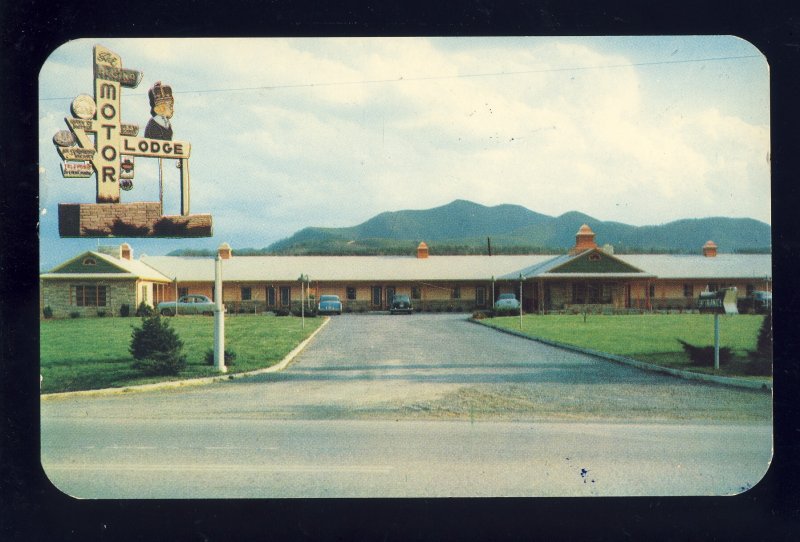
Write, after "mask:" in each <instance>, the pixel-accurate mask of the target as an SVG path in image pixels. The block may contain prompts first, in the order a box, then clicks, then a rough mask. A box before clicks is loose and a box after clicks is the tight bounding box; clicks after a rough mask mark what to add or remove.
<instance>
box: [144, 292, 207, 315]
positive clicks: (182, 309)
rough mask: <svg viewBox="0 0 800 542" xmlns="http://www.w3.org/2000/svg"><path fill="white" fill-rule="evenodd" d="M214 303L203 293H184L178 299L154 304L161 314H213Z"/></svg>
mask: <svg viewBox="0 0 800 542" xmlns="http://www.w3.org/2000/svg"><path fill="white" fill-rule="evenodd" d="M215 306H216V305H215V303H214V302H213V301H211V300H210V299H209V298H207V297H206V296H204V295H197V294H192V295H185V296H183V297H181V298H180V299H178V301H177V302H176V301H162V302H161V303H159V304H158V305H156V312H158V313H159V314H161V315H163V316H175V315H176V314H208V315H212V314H214V308H215Z"/></svg>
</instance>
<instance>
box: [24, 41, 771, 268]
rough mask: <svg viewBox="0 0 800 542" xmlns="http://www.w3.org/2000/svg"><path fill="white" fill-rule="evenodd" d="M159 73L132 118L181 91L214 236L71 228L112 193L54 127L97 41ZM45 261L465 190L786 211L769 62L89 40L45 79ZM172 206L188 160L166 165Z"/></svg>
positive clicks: (194, 174)
mask: <svg viewBox="0 0 800 542" xmlns="http://www.w3.org/2000/svg"><path fill="white" fill-rule="evenodd" d="M96 44H99V45H103V46H104V47H107V48H109V49H111V50H112V51H114V52H115V53H117V54H118V55H120V56H121V58H122V65H123V67H125V68H130V69H135V70H139V71H141V72H142V73H143V79H142V81H141V83H140V85H139V86H138V87H137V88H135V89H129V88H124V89H123V90H122V98H121V100H122V101H121V119H122V122H124V123H126V124H138V125H139V126H140V135H141V134H142V133H143V131H144V126H145V125H146V124H147V121H148V120H149V119H150V107H149V102H148V98H147V91H148V89H149V88H150V87H151V86H152V85H153V84H154V83H155V82H156V81H161V82H163V83H164V84H167V85H170V86H171V87H172V89H173V93H174V97H175V114H174V117H173V118H172V124H173V129H174V139H176V140H182V141H188V142H190V143H191V158H190V170H191V182H192V186H191V204H192V209H191V211H192V213H210V214H211V215H212V217H213V230H214V236H213V237H211V238H201V239H101V240H96V239H61V238H60V237H59V235H58V204H59V203H94V201H95V180H94V178H89V179H67V178H63V177H62V175H61V170H60V164H61V162H62V161H61V158H60V157H59V156H58V153H57V152H56V148H55V146H54V144H53V135H54V134H55V133H56V132H58V131H59V130H64V129H66V128H67V126H66V123H65V121H64V118H65V117H66V116H70V104H71V103H72V100H73V99H74V98H75V97H76V96H78V95H80V94H89V95H93V75H92V58H93V56H92V49H93V47H94V45H96ZM39 107H40V109H39V181H40V187H39V205H40V224H39V236H40V268H42V269H50V268H52V267H53V266H55V265H57V264H58V263H61V262H62V261H64V260H66V259H68V258H69V257H72V256H74V255H76V254H78V253H79V252H81V251H84V250H92V249H95V248H96V247H97V246H98V245H114V244H119V243H121V242H123V241H125V242H128V243H130V244H131V245H132V246H133V248H134V255H135V256H140V255H141V254H142V253H146V254H150V255H157V254H166V253H168V252H170V251H173V250H175V249H179V248H208V249H215V248H216V247H218V246H219V245H220V244H221V243H223V242H227V243H229V244H230V245H231V246H232V247H233V249H234V253H235V251H236V249H237V248H262V247H266V246H268V245H269V244H271V243H273V242H275V241H278V240H280V239H283V238H286V237H289V236H291V235H292V234H293V233H295V232H296V231H298V230H300V229H302V228H304V227H307V226H323V227H345V226H354V225H356V224H359V223H361V222H363V221H365V220H367V219H369V218H371V217H373V216H375V215H376V214H379V213H381V212H384V211H399V210H404V209H429V208H432V207H438V206H441V205H445V204H447V203H449V202H451V201H453V200H455V199H465V200H470V201H474V202H476V203H479V204H482V205H487V206H493V205H499V204H509V203H510V204H517V205H522V206H524V207H527V208H528V209H530V210H532V211H536V212H538V213H542V214H546V215H551V216H558V215H561V214H563V213H565V212H568V211H580V212H583V213H586V214H588V215H591V216H592V217H594V218H596V219H599V220H604V221H617V222H623V223H626V224H631V225H636V226H641V225H654V224H663V223H667V222H671V221H674V220H679V219H683V218H701V217H709V216H728V217H748V218H754V219H757V220H760V221H763V222H766V223H771V216H770V140H769V134H770V126H769V66H768V62H767V59H765V58H764V56H763V55H762V54H761V53H760V52H759V51H758V49H757V48H756V47H754V46H753V45H752V44H750V43H748V42H747V41H744V40H742V39H740V38H737V37H735V36H659V37H646V36H645V37H642V36H637V37H562V38H559V37H491V38H490V37H449V38H286V39H278V38H263V39H254V38H248V39H189V38H182V39H141V38H137V39H80V40H75V41H70V42H68V43H66V44H64V45H62V46H61V47H59V48H58V49H56V50H55V51H53V53H52V54H51V55H50V56H49V58H48V59H47V61H46V62H45V63H44V65H43V66H42V69H41V72H40V76H39ZM157 163H158V160H156V159H146V158H141V157H139V158H137V159H136V174H135V178H134V180H133V183H134V188H133V190H131V191H128V192H124V191H123V192H122V195H121V201H122V202H123V203H128V202H133V201H158V197H159V196H158V168H157ZM164 183H165V192H164V207H165V214H178V213H179V170H178V169H177V168H175V167H174V165H171V164H170V162H169V161H165V165H164Z"/></svg>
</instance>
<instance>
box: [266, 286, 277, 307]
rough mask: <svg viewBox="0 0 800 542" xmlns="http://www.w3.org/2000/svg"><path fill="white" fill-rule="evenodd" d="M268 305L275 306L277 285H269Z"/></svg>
mask: <svg viewBox="0 0 800 542" xmlns="http://www.w3.org/2000/svg"><path fill="white" fill-rule="evenodd" d="M267 305H269V306H270V307H274V306H275V287H274V286H267Z"/></svg>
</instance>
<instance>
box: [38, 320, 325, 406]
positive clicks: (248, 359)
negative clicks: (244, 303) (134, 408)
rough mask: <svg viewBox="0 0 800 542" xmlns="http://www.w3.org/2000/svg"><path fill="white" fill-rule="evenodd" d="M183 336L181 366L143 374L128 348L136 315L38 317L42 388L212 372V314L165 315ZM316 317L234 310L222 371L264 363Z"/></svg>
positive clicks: (296, 340)
mask: <svg viewBox="0 0 800 542" xmlns="http://www.w3.org/2000/svg"><path fill="white" fill-rule="evenodd" d="M169 322H170V324H171V325H172V327H173V328H174V329H175V331H176V332H177V333H178V336H179V337H180V338H181V340H182V341H183V342H184V346H183V352H184V353H185V354H186V360H187V368H186V369H185V370H184V371H183V372H181V374H180V375H178V376H174V377H145V376H142V375H141V373H140V372H138V371H136V370H135V369H133V367H132V364H133V357H132V356H131V355H130V352H129V351H128V347H129V345H130V341H131V332H132V331H133V328H134V327H141V319H139V318H76V319H68V320H42V322H41V323H40V326H39V332H40V370H41V373H42V376H43V377H44V380H43V382H42V393H57V392H64V391H78V390H92V389H102V388H115V387H125V386H134V385H138V384H150V383H154V382H163V381H168V380H183V379H186V378H196V377H204V376H213V375H217V374H219V373H217V372H216V371H215V370H214V368H213V367H212V366H210V365H206V363H205V355H206V351H207V350H210V349H212V348H213V346H214V319H213V318H210V317H207V316H180V317H177V318H170V319H169ZM322 322H323V319H322V318H306V319H305V329H303V326H302V322H301V319H300V318H295V317H291V316H287V317H277V316H269V315H266V316H264V315H237V316H236V317H228V318H226V319H225V347H226V349H229V350H233V351H234V352H236V360H235V364H234V365H232V366H229V367H228V373H240V372H247V371H252V370H255V369H262V368H266V367H270V366H272V365H274V364H276V363H278V362H279V361H280V360H282V359H283V358H284V357H285V356H286V355H287V354H288V353H289V352H291V351H292V350H293V349H294V348H295V347H296V346H297V345H298V344H300V343H301V342H302V341H303V340H305V339H306V338H307V337H308V336H309V335H311V334H312V333H313V332H314V331H315V330H316V329H317V328H318V327H319V326H320V325H322Z"/></svg>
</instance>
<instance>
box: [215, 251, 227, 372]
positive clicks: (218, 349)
mask: <svg viewBox="0 0 800 542" xmlns="http://www.w3.org/2000/svg"><path fill="white" fill-rule="evenodd" d="M214 368H215V369H216V370H218V371H219V372H221V373H226V372H228V368H227V367H225V309H224V307H223V306H222V258H220V256H219V254H217V259H216V262H215V266H214Z"/></svg>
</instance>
